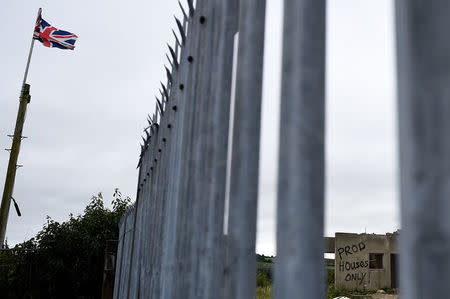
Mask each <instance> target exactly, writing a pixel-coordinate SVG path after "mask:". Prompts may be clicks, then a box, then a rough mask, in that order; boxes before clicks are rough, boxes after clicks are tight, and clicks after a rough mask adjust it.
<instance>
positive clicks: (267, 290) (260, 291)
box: [256, 284, 395, 299]
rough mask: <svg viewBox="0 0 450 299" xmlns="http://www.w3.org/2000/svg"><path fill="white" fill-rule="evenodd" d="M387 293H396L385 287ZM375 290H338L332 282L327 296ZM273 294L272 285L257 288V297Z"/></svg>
mask: <svg viewBox="0 0 450 299" xmlns="http://www.w3.org/2000/svg"><path fill="white" fill-rule="evenodd" d="M385 291H386V293H388V294H392V293H395V292H394V291H393V290H391V289H385ZM373 293H375V292H373V291H372V292H370V291H366V292H361V291H337V290H336V289H334V285H333V284H331V285H330V286H329V288H328V292H327V298H328V299H332V298H335V297H338V296H346V297H349V298H352V297H353V296H352V295H368V294H373ZM271 296H272V286H271V285H269V286H266V287H258V288H256V299H270V298H271Z"/></svg>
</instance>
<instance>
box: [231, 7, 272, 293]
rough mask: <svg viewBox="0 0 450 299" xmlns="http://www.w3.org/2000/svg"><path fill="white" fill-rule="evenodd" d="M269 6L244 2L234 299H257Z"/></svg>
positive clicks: (235, 149) (234, 184)
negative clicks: (261, 151) (265, 62)
mask: <svg viewBox="0 0 450 299" xmlns="http://www.w3.org/2000/svg"><path fill="white" fill-rule="evenodd" d="M265 10H266V1H265V0H240V6H239V27H238V28H239V47H238V66H237V78H236V101H235V109H234V128H233V145H232V162H231V180H230V208H229V234H228V236H229V237H228V239H229V242H230V244H231V245H230V246H229V250H230V252H229V256H230V268H229V270H230V284H231V290H229V291H230V292H231V294H232V296H233V298H234V299H249V298H254V297H255V292H256V288H255V284H256V257H255V240H256V213H257V201H258V175H259V142H260V122H261V96H262V77H263V56H264V28H265Z"/></svg>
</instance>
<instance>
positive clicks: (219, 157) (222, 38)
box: [205, 0, 239, 298]
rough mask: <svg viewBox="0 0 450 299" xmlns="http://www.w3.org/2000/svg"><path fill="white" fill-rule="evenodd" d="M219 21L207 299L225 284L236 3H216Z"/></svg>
mask: <svg viewBox="0 0 450 299" xmlns="http://www.w3.org/2000/svg"><path fill="white" fill-rule="evenodd" d="M214 2H215V5H217V6H218V8H217V9H218V10H219V13H218V17H217V22H218V24H217V26H216V30H215V32H216V33H215V35H216V36H217V38H218V40H217V41H216V46H215V47H217V48H216V53H215V54H214V57H215V61H216V63H215V65H214V71H213V74H212V86H214V90H213V91H212V97H211V112H210V113H211V115H212V117H211V123H210V125H211V126H212V127H213V130H212V132H211V134H212V136H211V138H212V140H211V141H210V144H211V151H212V156H211V158H210V159H211V161H210V162H211V164H210V167H211V181H210V184H211V185H210V187H209V190H208V193H207V194H208V196H209V201H210V206H209V215H208V217H209V218H208V228H209V229H208V236H207V242H208V243H209V245H208V246H209V251H208V252H209V256H208V259H209V265H208V266H209V267H210V270H209V275H208V277H206V281H205V285H206V298H220V296H221V291H223V290H222V288H223V282H224V267H225V265H224V264H225V244H224V243H223V240H224V237H223V223H224V206H225V191H226V168H227V154H228V151H227V149H228V130H229V122H230V99H231V80H232V67H233V46H234V34H235V33H236V30H237V23H238V18H239V1H237V0H229V1H220V0H215V1H214Z"/></svg>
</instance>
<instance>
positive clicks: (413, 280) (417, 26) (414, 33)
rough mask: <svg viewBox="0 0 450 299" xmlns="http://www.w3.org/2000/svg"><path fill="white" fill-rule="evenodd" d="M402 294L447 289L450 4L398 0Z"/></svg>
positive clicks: (415, 296) (412, 297)
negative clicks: (449, 30) (449, 31)
mask: <svg viewBox="0 0 450 299" xmlns="http://www.w3.org/2000/svg"><path fill="white" fill-rule="evenodd" d="M395 4H396V25H397V76H398V78H397V80H398V81H397V82H398V115H399V133H400V136H399V137H400V139H399V146H400V187H401V211H402V232H401V234H400V288H401V296H402V298H408V299H419V298H420V299H421V298H447V297H448V296H449V295H448V294H449V293H450V284H449V283H448V281H449V280H450V259H449V258H448V253H449V252H450V218H449V211H450V179H449V169H450V138H449V137H450V117H449V115H450V67H449V63H450V35H449V33H448V28H449V27H450V18H449V16H450V3H449V2H448V1H419V0H397V1H395Z"/></svg>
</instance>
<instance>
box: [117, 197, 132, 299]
mask: <svg viewBox="0 0 450 299" xmlns="http://www.w3.org/2000/svg"><path fill="white" fill-rule="evenodd" d="M134 209H135V207H134V205H132V206H130V207H129V208H128V209H127V211H126V212H125V214H124V218H125V219H124V224H123V225H124V226H125V231H124V237H123V238H124V246H123V253H122V266H121V268H122V270H121V277H120V281H121V283H120V288H119V291H118V292H119V294H118V298H126V297H127V296H128V289H129V286H130V285H129V275H130V270H129V269H130V261H131V254H132V252H131V246H130V244H131V238H132V237H133V230H134Z"/></svg>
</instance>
